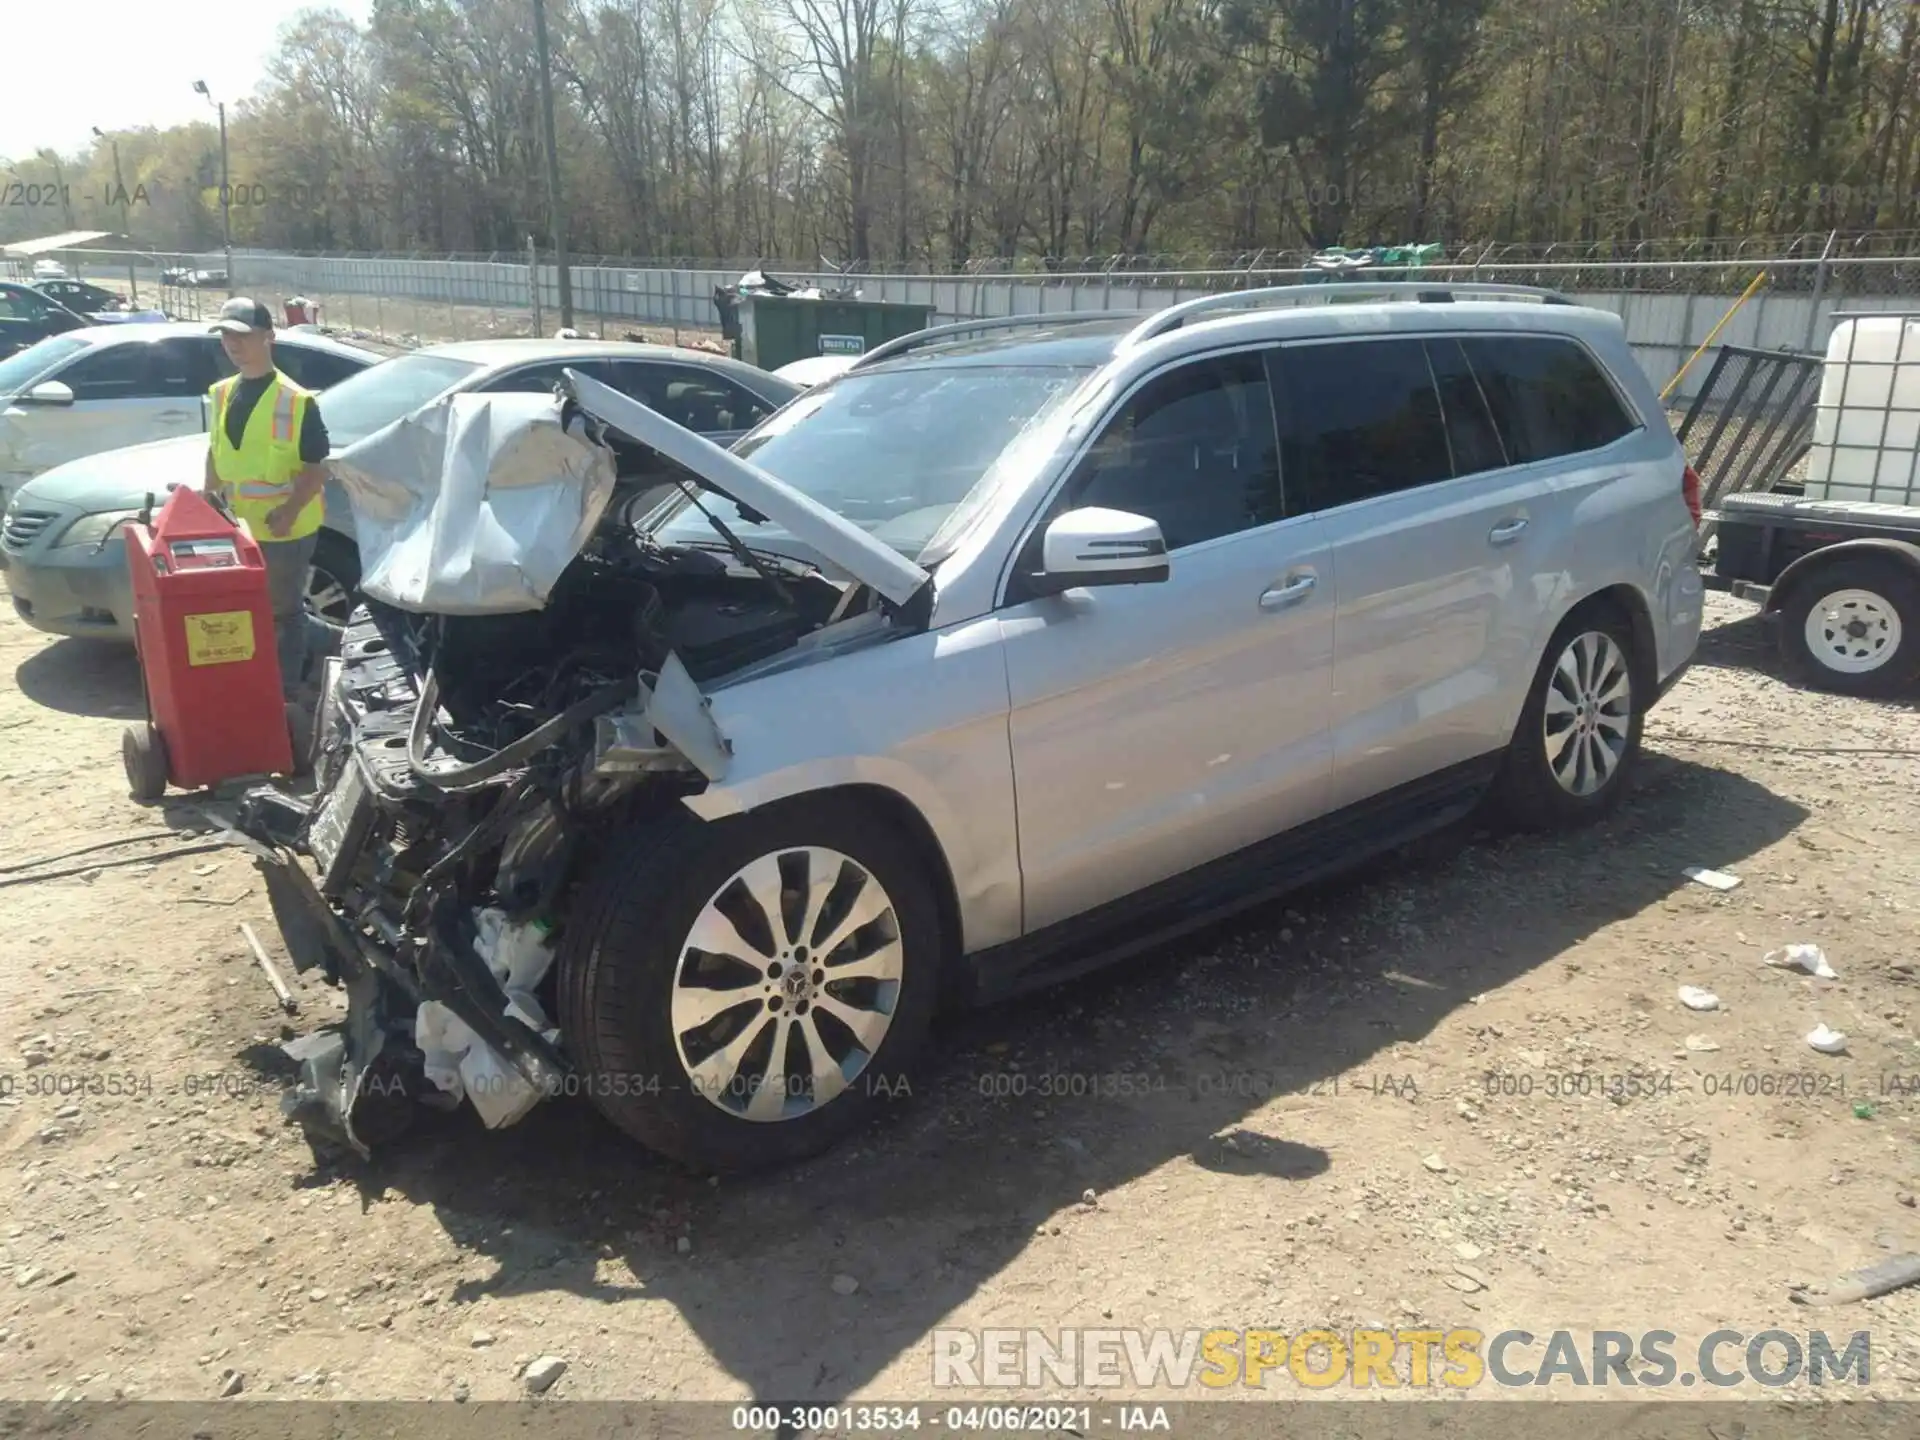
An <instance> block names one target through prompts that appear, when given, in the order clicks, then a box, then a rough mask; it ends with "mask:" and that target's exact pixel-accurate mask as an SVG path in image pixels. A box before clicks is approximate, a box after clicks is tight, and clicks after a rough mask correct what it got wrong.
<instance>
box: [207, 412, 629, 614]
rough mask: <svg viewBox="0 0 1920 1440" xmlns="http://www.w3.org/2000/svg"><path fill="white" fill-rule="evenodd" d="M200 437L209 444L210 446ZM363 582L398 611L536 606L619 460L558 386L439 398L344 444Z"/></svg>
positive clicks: (581, 539)
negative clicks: (548, 390)
mask: <svg viewBox="0 0 1920 1440" xmlns="http://www.w3.org/2000/svg"><path fill="white" fill-rule="evenodd" d="M202 443H203V444H204V441H203V442H202ZM332 471H333V478H334V480H335V481H336V482H337V483H338V484H339V486H340V488H341V489H342V490H343V491H344V492H345V494H346V497H347V500H348V502H349V503H350V504H351V505H352V507H353V520H354V538H355V540H356V541H357V542H358V543H359V547H360V589H361V590H362V592H363V593H365V594H367V595H370V596H372V597H373V598H374V599H376V600H381V601H384V602H386V603H387V604H389V605H394V606H397V607H398V608H400V609H402V610H412V611H417V612H423V613H428V614H439V615H502V614H512V613H515V612H520V611H528V610H538V609H540V608H541V607H542V606H544V605H545V604H546V602H547V597H548V595H549V594H551V593H552V590H553V586H554V583H555V582H556V581H557V580H559V578H560V573H561V572H562V571H563V570H565V569H566V568H567V565H568V564H569V563H570V562H571V561H572V560H573V557H574V556H575V555H577V554H579V553H580V547H581V546H582V545H584V544H586V542H587V537H588V536H590V535H591V534H592V533H593V527H594V526H595V525H597V524H598V523H599V521H600V516H601V514H602V513H603V512H604V511H605V510H606V508H607V502H608V501H609V500H611V499H612V498H613V490H614V480H615V473H614V457H613V452H612V451H611V450H609V449H608V448H607V447H606V446H604V445H599V444H596V443H595V442H594V441H592V440H591V439H589V438H588V436H587V434H586V427H585V425H584V424H583V423H582V422H581V419H580V417H579V416H578V415H577V414H575V415H573V416H571V417H569V416H567V415H566V414H565V413H564V410H563V407H562V405H561V403H560V402H559V401H558V400H556V399H554V398H553V397H552V396H551V395H538V394H527V395H521V394H494V395H481V394H473V393H458V394H452V395H444V396H442V397H441V398H440V399H438V400H436V401H434V402H432V403H431V404H429V405H426V406H424V407H423V408H421V409H419V410H416V411H414V412H413V413H412V414H410V415H407V416H405V417H404V418H402V419H399V420H396V421H394V423H393V424H391V425H388V426H387V427H386V428H385V429H382V430H376V431H375V432H374V433H373V434H371V435H369V436H367V437H366V438H365V439H364V440H361V441H359V442H357V443H355V444H352V445H349V446H348V447H347V448H346V449H344V450H342V451H341V452H340V453H339V454H337V455H335V456H334V457H333V461H332Z"/></svg>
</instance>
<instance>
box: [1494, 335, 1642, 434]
mask: <svg viewBox="0 0 1920 1440" xmlns="http://www.w3.org/2000/svg"><path fill="white" fill-rule="evenodd" d="M1461 346H1462V348H1463V349H1464V350H1465V351H1466V353H1467V356H1468V359H1469V360H1470V362H1471V363H1472V366H1473V371H1474V375H1475V376H1476V377H1477V378H1478V380H1479V382H1480V390H1481V393H1482V394H1484V395H1485V396H1486V399H1487V405H1488V408H1489V409H1490V410H1491V411H1492V412H1493V419H1494V424H1495V426H1496V427H1497V428H1498V429H1499V432H1500V439H1501V442H1502V444H1503V445H1504V446H1505V447H1506V451H1507V455H1508V457H1509V458H1510V460H1511V461H1512V463H1514V464H1516V465H1524V464H1528V463H1530V462H1532V461H1537V460H1554V459H1558V458H1559V457H1561V456H1563V455H1578V454H1581V453H1584V452H1585V451H1588V450H1598V449H1600V448H1601V447H1603V446H1606V445H1610V444H1612V443H1613V442H1614V441H1615V440H1618V439H1619V438H1620V437H1621V436H1623V435H1627V434H1631V433H1632V432H1633V431H1634V430H1636V429H1638V428H1639V421H1638V420H1636V419H1635V418H1634V417H1633V416H1632V415H1631V414H1630V413H1629V412H1628V410H1627V409H1626V407H1625V406H1623V405H1622V404H1621V402H1620V397H1619V394H1618V393H1617V392H1616V391H1615V390H1614V388H1613V382H1612V381H1611V380H1609V379H1608V378H1607V376H1606V373H1605V371H1603V370H1602V369H1601V368H1600V366H1599V364H1598V363H1597V362H1596V361H1595V360H1594V359H1593V357H1592V356H1591V355H1589V354H1588V353H1587V351H1586V349H1585V348H1584V347H1583V346H1581V345H1579V344H1577V343H1575V342H1574V341H1572V340H1568V339H1564V338H1561V337H1558V336H1551V335H1503V336H1500V337H1499V338H1498V339H1493V338H1490V337H1483V336H1475V337H1473V338H1470V339H1463V340H1462V341H1461Z"/></svg>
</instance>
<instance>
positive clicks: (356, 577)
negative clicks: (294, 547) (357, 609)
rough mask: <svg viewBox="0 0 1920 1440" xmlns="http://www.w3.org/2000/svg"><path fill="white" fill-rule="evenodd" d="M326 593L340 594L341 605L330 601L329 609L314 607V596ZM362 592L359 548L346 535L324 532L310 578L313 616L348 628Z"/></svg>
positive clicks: (314, 557) (330, 531) (308, 583)
mask: <svg viewBox="0 0 1920 1440" xmlns="http://www.w3.org/2000/svg"><path fill="white" fill-rule="evenodd" d="M323 577H324V578H325V580H331V581H332V582H333V584H332V586H331V587H329V586H326V585H325V583H324V580H323ZM323 589H325V590H328V591H329V592H330V593H331V591H334V590H337V592H338V594H339V597H340V598H339V599H338V600H337V601H330V603H328V605H327V606H326V608H325V609H321V608H319V607H317V606H316V605H314V603H313V596H314V595H316V594H317V593H319V592H321V591H322V590H323ZM359 589H360V550H359V548H358V547H357V546H356V545H355V544H354V543H353V542H352V541H351V540H349V539H347V537H346V536H344V535H341V534H338V533H337V532H335V531H332V530H322V531H321V532H320V538H319V540H318V541H317V542H315V544H314V547H313V562H312V569H311V570H310V572H309V574H308V577H307V595H308V604H307V608H308V610H309V612H310V613H312V614H314V615H317V616H319V618H320V619H322V620H324V621H326V622H327V623H328V624H329V625H345V624H346V623H347V617H348V616H349V615H351V614H352V613H353V607H354V605H355V603H356V599H355V597H356V596H357V594H358V592H359Z"/></svg>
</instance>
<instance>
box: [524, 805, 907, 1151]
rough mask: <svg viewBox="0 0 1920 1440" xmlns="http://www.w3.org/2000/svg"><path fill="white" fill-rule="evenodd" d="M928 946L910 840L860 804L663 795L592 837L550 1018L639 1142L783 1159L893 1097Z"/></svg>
mask: <svg viewBox="0 0 1920 1440" xmlns="http://www.w3.org/2000/svg"><path fill="white" fill-rule="evenodd" d="M940 949H941V933H940V925H939V917H938V909H937V906H936V904H935V901H934V896H933V891H932V889H931V886H930V883H929V881H928V878H927V875H926V873H925V871H924V869H923V868H922V866H921V864H920V862H919V858H918V855H917V853H916V851H915V849H914V847H913V846H912V845H911V844H909V843H908V842H907V841H906V839H905V838H904V837H903V836H901V835H899V834H898V833H897V832H896V831H895V830H894V829H893V827H892V826H890V825H888V824H886V823H885V822H884V821H882V820H881V819H880V818H879V817H878V816H877V815H875V814H873V813H872V812H871V811H869V810H867V809H866V808H864V807H861V806H859V805H856V804H853V803H850V802H847V801H844V800H839V799H834V798H826V799H821V800H814V801H793V802H788V803H786V804H783V805H779V806H775V807H771V808H770V809H768V810H767V811H764V812H759V813H752V814H748V815H743V816H739V817H737V818H733V819H728V820H722V821H717V822H712V823H704V822H701V821H698V820H695V819H693V818H692V817H691V816H686V817H682V816H681V815H680V814H678V813H677V812H668V813H666V814H664V815H662V816H659V817H657V818H656V819H654V820H652V821H650V822H648V823H647V824H646V825H645V826H644V828H640V829H636V830H634V831H631V832H628V834H627V835H625V836H624V837H622V838H620V839H618V840H616V841H615V842H614V843H613V844H612V845H611V846H610V847H609V849H608V851H607V853H606V854H605V856H604V857H603V858H602V860H601V862H600V864H599V866H598V868H597V870H596V872H595V874H594V875H593V877H592V878H591V879H590V881H589V883H588V889H587V892H586V894H584V895H583V896H582V897H581V902H580V903H579V904H578V905H577V906H576V907H575V909H574V913H573V915H572V916H571V917H570V918H569V921H568V924H567V927H566V933H565V934H564V936H563V937H562V943H561V949H560V955H559V975H558V982H557V983H558V998H559V1004H560V1010H561V1024H562V1029H563V1033H564V1034H565V1035H566V1037H567V1042H568V1045H569V1047H570V1048H571V1050H572V1052H573V1055H574V1058H575V1060H576V1062H577V1063H578V1065H579V1068H580V1070H581V1072H582V1081H583V1088H584V1089H585V1090H586V1091H587V1093H588V1095H589V1096H590V1097H591V1098H592V1099H593V1101H594V1103H595V1104H596V1105H597V1106H598V1107H599V1108H600V1109H601V1110H602V1111H603V1112H604V1113H605V1114H606V1115H607V1117H608V1118H609V1119H610V1120H612V1121H613V1123H614V1124H616V1125H618V1126H619V1127H620V1128H621V1129H622V1130H624V1131H626V1132H627V1133H628V1134H629V1135H631V1136H633V1137H634V1138H635V1139H637V1140H639V1141H640V1142H641V1143H643V1144H645V1145H647V1146H649V1147H650V1148H652V1149H654V1150H658V1151H660V1152H661V1153H663V1154H666V1155H669V1156H671V1157H673V1158H674V1159H676V1160H679V1161H681V1162H682V1163H684V1164H688V1165H691V1166H695V1167H697V1168H701V1169H705V1170H710V1171H738V1170H748V1169H756V1168H760V1167H763V1166H769V1165H779V1164H784V1163H788V1162H791V1161H794V1160H798V1159H801V1158H803V1157H805V1156H808V1155H812V1154H815V1153H817V1152H818V1151H821V1150H823V1149H826V1148H827V1147H828V1146H830V1145H832V1144H834V1143H835V1142H836V1141H838V1140H839V1139H841V1138H842V1137H843V1136H845V1135H847V1134H848V1133H849V1132H851V1131H852V1130H854V1129H856V1128H857V1127H859V1126H860V1125H861V1124H863V1123H864V1122H865V1121H866V1120H868V1119H869V1118H870V1117H871V1116H872V1115H873V1114H874V1112H875V1111H876V1109H877V1108H878V1107H879V1106H880V1105H881V1104H883V1103H884V1102H885V1101H887V1100H889V1099H895V1098H905V1097H906V1096H907V1095H908V1093H909V1092H910V1088H911V1087H910V1084H909V1082H908V1079H907V1076H908V1072H909V1070H910V1068H911V1066H912V1064H913V1062H914V1061H915V1059H916V1058H917V1056H918V1054H919V1052H920V1050H921V1047H922V1045H923V1043H924V1041H925V1039H926V1034H927V1030H928V1026H929V1024H930V1023H931V1020H932V1016H933V1008H934V1000H935V994H936V990H937V981H938V975H937V970H938V968H939V965H940V959H941V956H940Z"/></svg>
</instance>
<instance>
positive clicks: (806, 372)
mask: <svg viewBox="0 0 1920 1440" xmlns="http://www.w3.org/2000/svg"><path fill="white" fill-rule="evenodd" d="M859 358H860V357H859V356H858V355H809V356H807V357H806V359H804V360H795V361H792V362H791V363H789V364H786V365H782V366H781V367H780V368H779V369H778V370H776V371H774V372H773V373H774V374H776V375H778V376H779V377H780V378H781V379H782V380H785V381H787V382H788V383H789V384H792V385H798V386H799V387H800V388H801V389H802V390H811V389H812V388H813V387H814V386H816V385H824V384H826V383H827V381H829V380H835V379H838V378H839V377H840V376H842V375H844V374H846V373H847V371H849V370H851V369H852V368H853V364H854V362H855V361H856V360H858V359H859Z"/></svg>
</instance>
